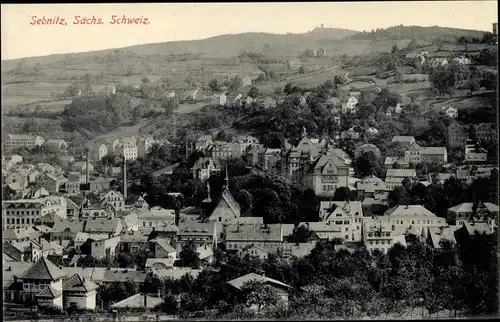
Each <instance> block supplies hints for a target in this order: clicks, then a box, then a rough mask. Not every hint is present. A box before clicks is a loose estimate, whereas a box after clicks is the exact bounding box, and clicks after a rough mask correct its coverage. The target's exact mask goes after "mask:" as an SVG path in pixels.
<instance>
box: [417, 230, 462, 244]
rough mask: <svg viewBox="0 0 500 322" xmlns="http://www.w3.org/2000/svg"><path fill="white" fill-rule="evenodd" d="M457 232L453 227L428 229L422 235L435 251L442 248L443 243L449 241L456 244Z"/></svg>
mask: <svg viewBox="0 0 500 322" xmlns="http://www.w3.org/2000/svg"><path fill="white" fill-rule="evenodd" d="M454 233H455V231H454V230H453V229H452V228H451V227H447V226H443V227H427V229H425V230H424V233H423V234H422V235H423V236H422V237H423V239H424V240H425V242H426V243H427V244H429V245H430V246H431V247H432V248H434V249H439V248H441V242H442V241H444V240H447V241H449V242H452V243H453V244H456V242H457V241H456V240H455V234H454Z"/></svg>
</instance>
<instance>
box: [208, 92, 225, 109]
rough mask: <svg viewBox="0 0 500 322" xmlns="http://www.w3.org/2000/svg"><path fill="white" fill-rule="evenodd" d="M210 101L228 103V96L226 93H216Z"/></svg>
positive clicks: (214, 103) (220, 103)
mask: <svg viewBox="0 0 500 322" xmlns="http://www.w3.org/2000/svg"><path fill="white" fill-rule="evenodd" d="M210 103H211V104H212V105H222V106H224V105H226V103H227V96H226V94H225V93H221V94H216V95H215V96H213V97H212V99H211V100H210Z"/></svg>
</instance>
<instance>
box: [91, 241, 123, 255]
mask: <svg viewBox="0 0 500 322" xmlns="http://www.w3.org/2000/svg"><path fill="white" fill-rule="evenodd" d="M120 238H121V237H120V236H114V237H110V238H107V239H101V240H96V241H92V242H91V243H90V254H89V255H90V256H92V257H94V258H99V259H102V258H113V257H114V256H115V252H116V248H117V247H118V243H119V242H120Z"/></svg>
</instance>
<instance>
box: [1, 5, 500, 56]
mask: <svg viewBox="0 0 500 322" xmlns="http://www.w3.org/2000/svg"><path fill="white" fill-rule="evenodd" d="M1 15H2V16H1V17H2V20H1V24H2V38H1V41H2V60H7V59H15V58H22V57H32V56H43V55H51V54H60V53H75V52H83V51H93V50H102V49H109V48H119V47H126V46H132V45H138V44H147V43H158V42H167V41H177V40H193V39H204V38H209V37H213V36H217V35H223V34H238V33H244V32H268V33H278V34H284V33H287V32H291V33H304V32H307V31H310V30H312V29H313V28H315V27H318V26H320V25H321V23H323V24H324V26H325V27H332V28H345V29H353V30H357V31H363V30H366V31H369V30H372V29H377V28H387V27H391V26H395V25H400V24H403V25H405V26H409V25H417V26H434V25H438V26H442V27H453V28H463V29H476V30H485V31H491V30H492V23H493V22H496V21H497V1H492V0H490V1H481V0H475V1H415V2H399V1H386V2H345V3H339V2H335V3H333V2H332V3H326V2H316V3H315V2H308V3H304V2H294V3H168V4H161V3H154V4H142V3H141V4H40V5H34V4H5V5H4V4H2V6H1ZM113 15H116V16H118V17H120V18H122V17H123V15H125V16H126V17H127V18H141V17H142V21H144V19H145V18H147V19H148V23H147V24H144V23H141V24H136V25H134V24H132V25H123V24H120V25H118V24H110V22H111V21H112V16H113ZM33 16H37V18H35V19H42V18H43V17H44V16H45V18H46V19H48V18H52V19H54V20H55V18H56V17H59V20H61V19H62V18H64V19H65V22H66V23H67V24H66V25H59V24H52V25H37V24H32V23H33V18H32V17H33ZM75 16H80V17H84V16H85V17H90V18H92V16H95V17H96V18H101V19H102V20H103V24H101V25H74V24H73V22H74V20H75Z"/></svg>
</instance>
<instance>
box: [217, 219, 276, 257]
mask: <svg viewBox="0 0 500 322" xmlns="http://www.w3.org/2000/svg"><path fill="white" fill-rule="evenodd" d="M225 242H226V247H227V250H229V251H238V250H240V249H242V248H244V247H246V246H248V245H252V244H253V245H255V246H257V247H260V248H262V249H263V250H265V251H267V252H269V253H275V252H277V250H278V249H279V248H280V246H281V243H283V232H282V229H281V225H272V226H271V225H260V224H256V225H255V224H253V225H240V224H235V225H230V226H228V227H226V240H225Z"/></svg>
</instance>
